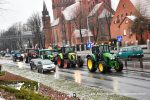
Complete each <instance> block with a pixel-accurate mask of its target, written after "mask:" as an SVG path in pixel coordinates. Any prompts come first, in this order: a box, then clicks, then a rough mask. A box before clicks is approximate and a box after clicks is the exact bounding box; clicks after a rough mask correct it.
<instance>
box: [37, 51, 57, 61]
mask: <svg viewBox="0 0 150 100" xmlns="http://www.w3.org/2000/svg"><path fill="white" fill-rule="evenodd" d="M38 56H39V58H41V59H49V60H51V61H53V59H54V58H53V55H52V51H51V50H49V49H41V50H39V51H38Z"/></svg>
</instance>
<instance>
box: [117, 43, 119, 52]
mask: <svg viewBox="0 0 150 100" xmlns="http://www.w3.org/2000/svg"><path fill="white" fill-rule="evenodd" d="M117 51H119V42H117Z"/></svg>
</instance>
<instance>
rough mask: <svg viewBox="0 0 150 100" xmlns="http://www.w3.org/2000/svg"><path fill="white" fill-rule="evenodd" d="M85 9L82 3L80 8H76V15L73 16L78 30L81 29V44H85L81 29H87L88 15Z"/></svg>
mask: <svg viewBox="0 0 150 100" xmlns="http://www.w3.org/2000/svg"><path fill="white" fill-rule="evenodd" d="M83 10H84V9H83V8H82V6H81V2H80V7H76V8H74V12H73V13H74V14H73V16H72V18H73V19H72V21H73V22H74V24H75V27H76V29H79V34H80V41H81V43H83V37H82V32H81V29H83V28H86V26H87V25H86V16H87V15H86V13H85V12H83Z"/></svg>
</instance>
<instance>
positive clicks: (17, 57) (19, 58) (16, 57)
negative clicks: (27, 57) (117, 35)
mask: <svg viewBox="0 0 150 100" xmlns="http://www.w3.org/2000/svg"><path fill="white" fill-rule="evenodd" d="M12 58H13V61H23V56H22V55H21V53H19V52H17V53H14V54H13V56H12Z"/></svg>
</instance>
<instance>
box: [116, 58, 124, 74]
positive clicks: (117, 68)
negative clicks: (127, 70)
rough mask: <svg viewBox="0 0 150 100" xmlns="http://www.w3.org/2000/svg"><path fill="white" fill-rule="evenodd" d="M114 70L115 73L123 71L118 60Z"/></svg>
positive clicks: (121, 64)
mask: <svg viewBox="0 0 150 100" xmlns="http://www.w3.org/2000/svg"><path fill="white" fill-rule="evenodd" d="M114 69H115V70H116V72H121V71H122V70H123V63H122V62H121V61H120V60H118V61H117V62H116V64H115V67H114Z"/></svg>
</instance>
